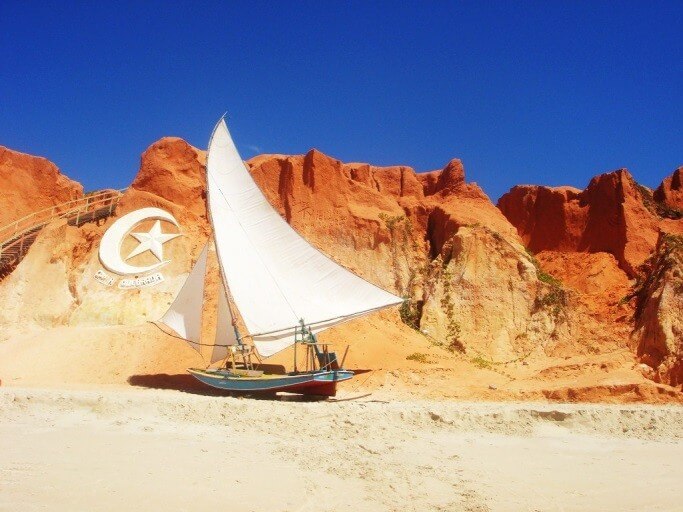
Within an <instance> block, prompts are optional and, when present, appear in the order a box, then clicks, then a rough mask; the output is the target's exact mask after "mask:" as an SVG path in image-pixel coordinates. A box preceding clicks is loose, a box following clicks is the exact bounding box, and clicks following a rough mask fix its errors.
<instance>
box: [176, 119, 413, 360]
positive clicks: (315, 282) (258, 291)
mask: <svg viewBox="0 0 683 512" xmlns="http://www.w3.org/2000/svg"><path fill="white" fill-rule="evenodd" d="M206 168H207V187H208V207H209V218H210V221H211V226H212V229H213V237H214V240H215V244H216V252H217V256H218V263H219V266H220V270H221V277H222V280H223V285H224V286H225V290H228V291H229V293H230V296H231V297H232V299H233V301H234V305H235V306H236V308H237V310H238V311H239V314H240V316H241V318H242V320H243V322H244V325H245V327H246V329H247V331H248V333H242V337H243V338H244V337H246V338H251V339H252V340H253V343H254V345H255V346H256V349H257V350H258V352H259V354H261V356H263V357H268V356H271V355H273V354H275V353H277V352H279V351H281V350H283V349H285V348H287V347H288V346H290V345H292V344H293V343H294V342H295V339H296V335H295V333H296V330H297V328H300V325H301V322H302V321H303V323H304V324H305V325H306V327H307V328H310V329H311V331H312V332H314V333H315V332H320V331H322V330H324V329H327V328H329V327H332V326H334V325H337V324H339V323H342V322H345V321H347V320H350V319H352V318H356V317H359V316H362V315H365V314H367V313H370V312H373V311H377V310H379V309H383V308H386V307H389V306H393V305H396V304H400V303H401V302H402V299H401V298H400V297H397V296H395V295H393V294H391V293H389V292H386V291H384V290H383V289H381V288H379V287H377V286H375V285H373V284H371V283H369V282H368V281H365V280H364V279H362V278H360V277H358V276H357V275H355V274H353V273H352V272H350V271H348V270H347V269H345V268H344V267H342V266H340V265H339V264H337V263H335V262H334V261H333V260H331V259H330V258H328V257H327V256H325V255H324V254H323V253H321V252H320V251H319V250H318V249H316V248H315V247H313V246H312V245H311V244H309V243H308V242H307V241H306V240H305V239H304V238H302V237H301V236H300V235H299V234H298V233H297V232H296V231H295V230H294V229H292V227H291V226H290V225H289V224H288V223H287V222H286V221H285V220H284V219H283V218H282V217H281V216H280V215H279V214H278V212H277V211H275V209H274V208H273V207H272V206H271V205H270V203H269V202H268V200H267V199H266V198H265V196H264V195H263V193H262V192H261V190H260V189H259V187H258V185H256V183H255V182H254V180H253V178H252V177H251V174H250V173H249V171H248V169H247V167H246V166H245V164H244V162H243V161H242V158H241V157H240V155H239V153H238V152H237V148H236V147H235V144H234V142H233V140H232V137H231V136H230V133H229V131H228V127H227V126H226V124H225V121H224V120H223V119H221V120H220V121H219V122H218V124H217V125H216V127H215V128H214V131H213V134H212V136H211V140H210V141H209V149H208V156H207V164H206ZM200 260H201V258H200ZM198 265H199V261H198ZM193 274H194V270H193V272H192V273H191V274H190V278H188V280H190V279H191V278H192V277H193ZM184 288H185V287H183V290H181V294H180V295H182V294H183V291H184ZM193 289H194V288H193ZM180 295H179V297H180ZM176 302H178V300H176ZM176 302H174V303H173V305H172V306H171V309H175V307H176ZM181 304H182V305H183V307H185V306H184V305H185V304H186V303H185V302H180V303H179V304H178V305H179V306H180V305H181ZM201 304H202V301H201V300H199V301H197V302H195V304H194V307H200V305H201ZM228 309H229V308H228ZM228 314H229V312H228ZM169 315H171V316H170V317H169ZM186 315H187V317H188V318H189V317H190V314H189V313H187V314H186ZM166 318H173V315H172V314H171V312H170V311H169V313H167V314H166V315H165V317H164V322H165V323H167V325H169V326H170V327H172V328H173V329H174V330H176V332H178V334H180V335H181V336H183V337H186V336H185V333H187V334H190V332H189V331H188V330H187V329H186V330H185V331H179V330H178V329H176V328H175V327H174V326H173V325H171V323H169V322H167V321H166ZM228 320H229V321H231V318H230V319H228ZM218 329H219V331H220V330H228V331H232V330H233V328H232V325H230V324H228V325H225V323H223V324H222V325H221V324H219V325H218ZM186 339H189V338H186ZM217 339H218V338H217ZM223 344H231V343H229V342H228V343H223Z"/></svg>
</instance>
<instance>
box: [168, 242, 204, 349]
mask: <svg viewBox="0 0 683 512" xmlns="http://www.w3.org/2000/svg"><path fill="white" fill-rule="evenodd" d="M208 247H209V244H208V243H207V244H206V245H205V246H204V248H203V249H202V252H201V253H200V254H199V258H198V259H197V262H196V263H195V265H194V267H193V268H192V270H191V271H190V275H189V276H187V280H186V281H185V284H183V287H182V288H181V289H180V292H179V293H178V296H177V297H176V298H175V300H174V301H173V304H171V307H170V308H169V309H168V311H166V313H165V314H164V316H163V317H161V321H162V322H163V323H164V324H166V325H168V326H169V327H170V328H171V329H173V330H174V331H175V332H176V333H178V335H179V336H180V337H181V338H184V339H185V340H187V342H188V344H189V345H190V346H191V347H192V348H193V349H195V350H196V351H197V352H199V353H200V355H201V350H200V348H201V346H200V345H199V343H200V338H201V333H202V309H203V305H204V276H205V274H206V258H207V253H208Z"/></svg>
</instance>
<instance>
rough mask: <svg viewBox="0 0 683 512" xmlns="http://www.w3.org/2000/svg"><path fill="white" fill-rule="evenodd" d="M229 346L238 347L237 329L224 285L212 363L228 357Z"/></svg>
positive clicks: (219, 304)
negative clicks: (233, 323)
mask: <svg viewBox="0 0 683 512" xmlns="http://www.w3.org/2000/svg"><path fill="white" fill-rule="evenodd" d="M228 345H237V337H236V336H235V328H234V326H233V325H232V314H231V313H230V307H229V306H228V298H227V294H226V293H225V288H224V287H223V283H221V285H220V289H219V291H218V318H217V321H216V340H215V342H214V347H213V350H212V351H211V363H215V362H217V361H222V360H223V359H225V358H226V357H227V355H228Z"/></svg>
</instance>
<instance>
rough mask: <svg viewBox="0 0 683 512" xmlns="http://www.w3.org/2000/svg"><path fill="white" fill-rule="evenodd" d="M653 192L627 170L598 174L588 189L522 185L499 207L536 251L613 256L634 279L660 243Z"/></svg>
mask: <svg viewBox="0 0 683 512" xmlns="http://www.w3.org/2000/svg"><path fill="white" fill-rule="evenodd" d="M647 194H648V191H647V189H644V187H641V186H640V185H638V184H637V183H636V182H635V180H634V179H633V177H632V176H631V174H630V173H629V172H628V171H627V170H626V169H619V170H617V171H613V172H610V173H606V174H601V175H600V176H596V177H595V178H593V179H592V180H591V182H590V183H589V185H588V187H586V189H585V190H583V191H579V190H577V189H574V188H570V187H560V188H551V187H542V186H519V187H514V188H513V189H512V190H511V191H510V192H508V193H507V194H505V195H503V196H502V197H501V198H500V201H499V202H498V207H499V208H500V210H501V211H502V212H503V214H504V215H505V216H506V217H507V219H508V220H509V221H510V222H511V223H512V224H513V225H514V226H515V227H516V228H517V230H518V231H519V234H520V236H521V237H522V240H523V241H524V243H525V245H526V246H527V247H529V249H531V250H532V251H534V252H540V251H545V250H549V251H563V252H589V253H595V252H607V253H610V254H612V255H614V257H615V258H616V259H617V261H618V262H619V266H620V267H621V268H622V269H623V270H624V271H625V272H626V273H627V274H629V275H630V276H635V275H636V273H637V268H638V266H639V265H641V264H642V263H643V262H644V261H645V260H646V259H647V257H648V256H649V255H650V253H651V252H652V250H653V249H654V247H655V244H656V242H657V234H658V232H659V225H660V222H661V221H662V219H660V218H659V217H658V216H657V215H656V213H654V212H653V211H651V210H650V209H648V208H647V206H646V199H647Z"/></svg>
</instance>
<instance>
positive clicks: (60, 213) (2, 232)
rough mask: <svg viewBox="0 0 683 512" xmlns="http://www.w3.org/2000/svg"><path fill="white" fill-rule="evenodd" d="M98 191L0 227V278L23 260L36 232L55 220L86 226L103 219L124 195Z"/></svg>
mask: <svg viewBox="0 0 683 512" xmlns="http://www.w3.org/2000/svg"><path fill="white" fill-rule="evenodd" d="M125 190H126V189H123V190H101V191H98V192H94V193H91V194H88V195H86V196H84V197H80V198H78V199H74V200H71V201H67V202H65V203H62V204H58V205H54V206H51V207H49V208H45V209H43V210H40V211H37V212H33V213H31V214H29V215H26V216H25V217H22V218H21V219H18V220H16V221H14V222H11V223H9V224H7V225H5V226H3V227H0V277H2V276H3V274H6V273H7V270H8V268H13V267H14V266H16V264H17V263H18V262H19V261H21V259H22V258H23V257H24V256H25V254H26V252H27V251H28V248H29V247H30V246H31V244H32V243H33V241H34V240H35V238H36V236H38V233H39V232H40V230H41V229H42V228H43V227H45V226H46V225H47V224H49V223H50V222H52V221H54V220H57V219H66V220H67V222H68V223H69V224H72V225H76V226H80V225H82V224H84V223H86V222H92V221H95V220H100V219H105V218H107V217H109V216H111V215H112V213H114V211H115V210H116V205H117V204H118V202H119V199H121V196H122V195H123V193H124V192H125Z"/></svg>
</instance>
